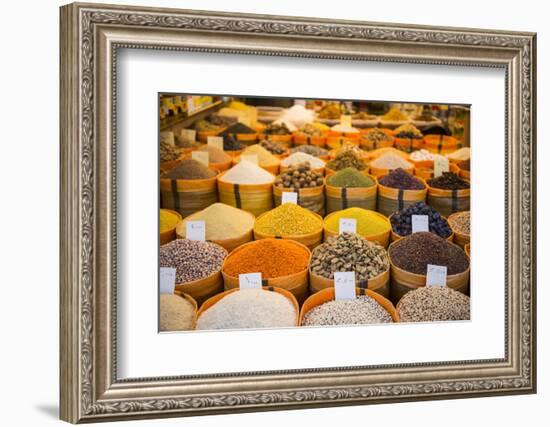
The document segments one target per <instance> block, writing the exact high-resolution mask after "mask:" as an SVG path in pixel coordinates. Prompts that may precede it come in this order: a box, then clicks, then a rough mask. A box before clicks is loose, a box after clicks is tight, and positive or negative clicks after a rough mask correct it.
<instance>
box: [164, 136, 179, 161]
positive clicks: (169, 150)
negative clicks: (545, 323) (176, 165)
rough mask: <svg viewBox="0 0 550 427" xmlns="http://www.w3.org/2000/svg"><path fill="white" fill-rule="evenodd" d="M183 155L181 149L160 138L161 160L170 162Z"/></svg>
mask: <svg viewBox="0 0 550 427" xmlns="http://www.w3.org/2000/svg"><path fill="white" fill-rule="evenodd" d="M180 156H181V153H180V150H178V149H177V148H176V147H174V146H173V145H171V144H170V143H169V142H167V141H166V140H164V139H161V140H160V161H161V162H169V161H171V160H176V159H178V158H179V157H180Z"/></svg>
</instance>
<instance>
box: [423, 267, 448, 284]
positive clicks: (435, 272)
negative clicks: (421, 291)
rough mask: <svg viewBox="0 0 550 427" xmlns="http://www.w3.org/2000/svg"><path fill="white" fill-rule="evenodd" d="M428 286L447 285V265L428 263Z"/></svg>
mask: <svg viewBox="0 0 550 427" xmlns="http://www.w3.org/2000/svg"><path fill="white" fill-rule="evenodd" d="M426 286H447V267H446V266H444V265H433V264H428V271H427V273H426Z"/></svg>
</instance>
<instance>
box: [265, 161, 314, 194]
mask: <svg viewBox="0 0 550 427" xmlns="http://www.w3.org/2000/svg"><path fill="white" fill-rule="evenodd" d="M275 185H276V186H279V187H283V188H294V190H295V191H298V190H300V188H312V187H318V186H320V185H323V175H322V174H321V173H320V172H316V171H314V170H312V169H311V166H310V164H309V162H305V163H300V164H297V165H294V166H291V167H290V169H288V170H286V171H285V172H283V173H282V174H281V175H279V176H278V177H277V179H276V180H275Z"/></svg>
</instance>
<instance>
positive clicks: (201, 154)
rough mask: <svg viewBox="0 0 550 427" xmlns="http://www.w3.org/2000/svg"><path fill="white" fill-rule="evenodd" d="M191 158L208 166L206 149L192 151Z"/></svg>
mask: <svg viewBox="0 0 550 427" xmlns="http://www.w3.org/2000/svg"><path fill="white" fill-rule="evenodd" d="M191 158H192V159H193V160H196V161H197V162H201V163H202V164H203V165H205V166H208V160H209V158H208V151H193V152H192V153H191Z"/></svg>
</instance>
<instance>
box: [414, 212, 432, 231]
mask: <svg viewBox="0 0 550 427" xmlns="http://www.w3.org/2000/svg"><path fill="white" fill-rule="evenodd" d="M411 222H412V232H413V233H418V232H420V231H430V223H429V218H428V215H411Z"/></svg>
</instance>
